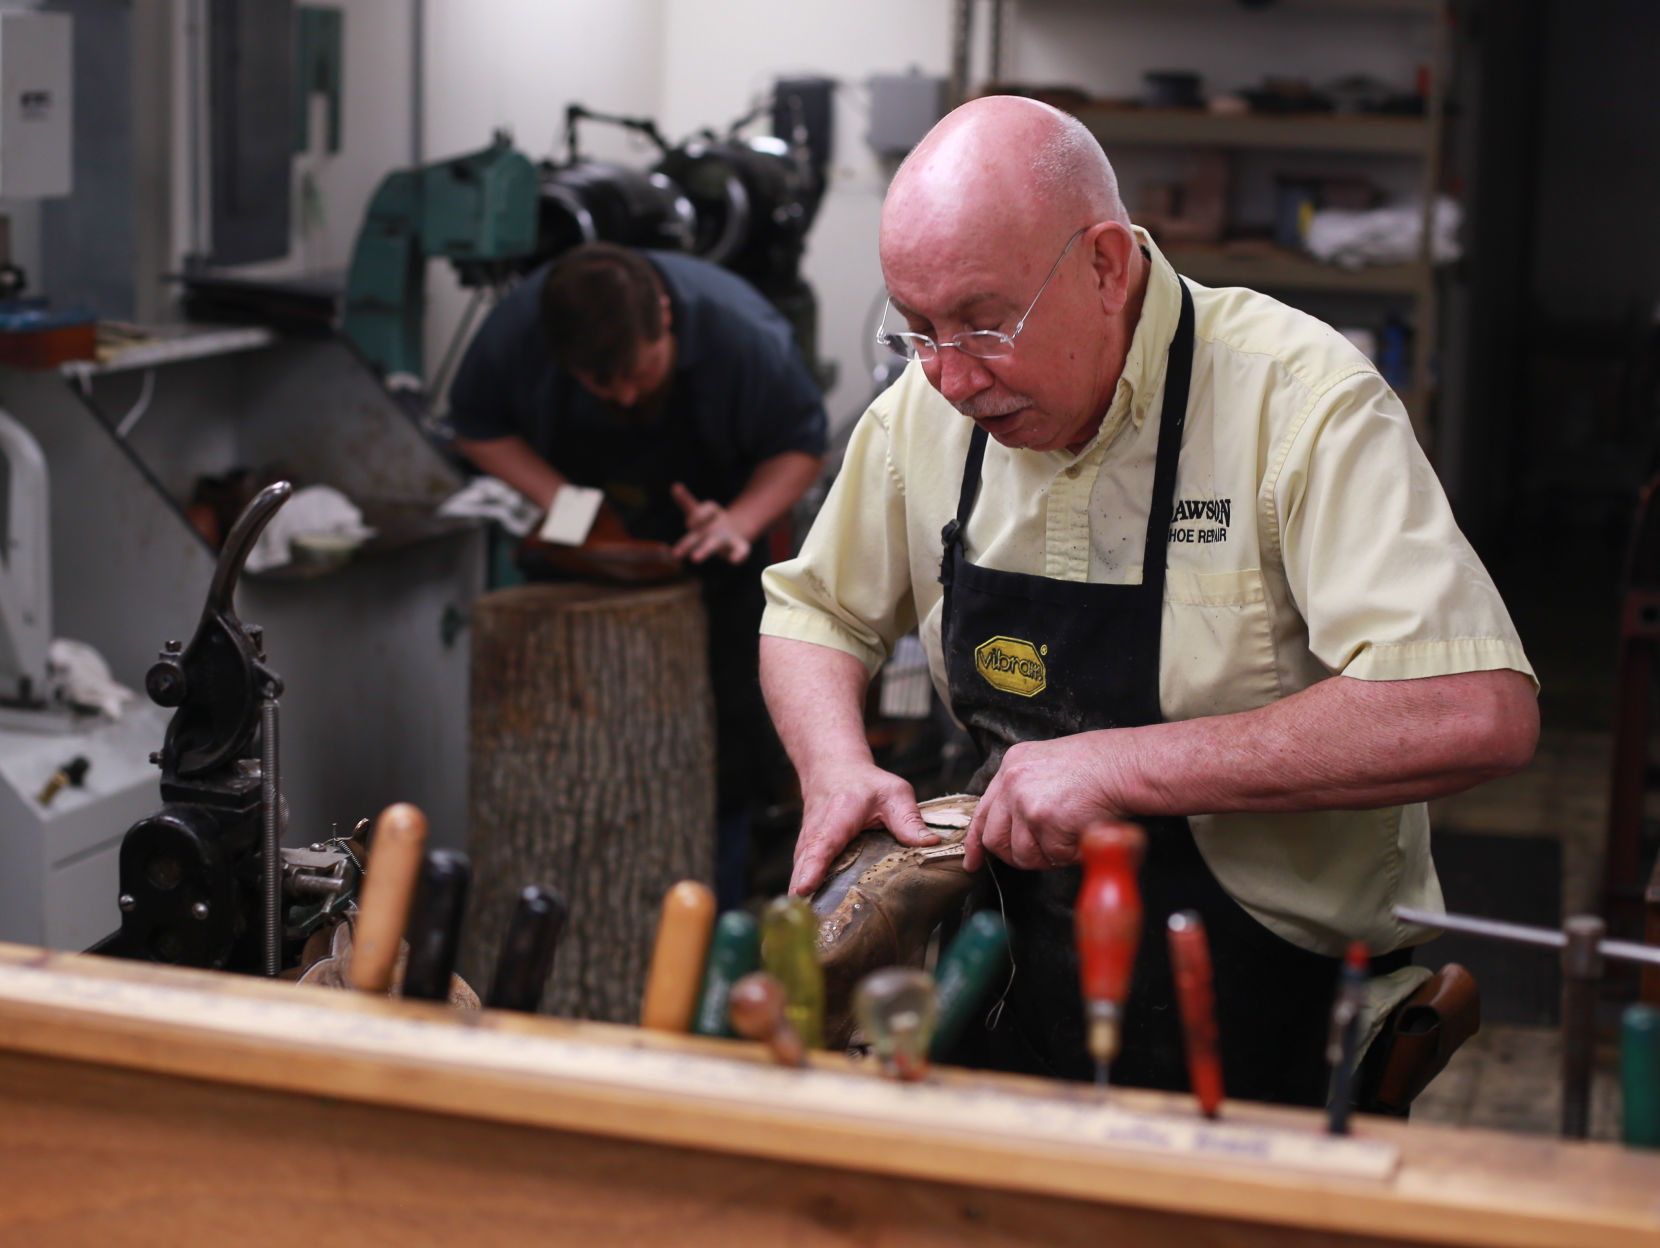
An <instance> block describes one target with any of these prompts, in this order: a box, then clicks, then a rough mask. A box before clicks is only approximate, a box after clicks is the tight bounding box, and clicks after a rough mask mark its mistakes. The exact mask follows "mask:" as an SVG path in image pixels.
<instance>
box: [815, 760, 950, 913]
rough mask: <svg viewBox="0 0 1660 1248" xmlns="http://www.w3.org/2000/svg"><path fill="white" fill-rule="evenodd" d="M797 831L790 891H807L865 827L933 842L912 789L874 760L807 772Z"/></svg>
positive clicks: (901, 838)
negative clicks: (808, 782)
mask: <svg viewBox="0 0 1660 1248" xmlns="http://www.w3.org/2000/svg"><path fill="white" fill-rule="evenodd" d="M802 798H803V810H802V814H801V836H800V838H799V839H798V840H797V841H796V843H795V871H794V872H793V873H792V874H791V876H790V892H792V893H798V894H801V895H802V896H808V895H810V894H811V893H812V892H813V891H814V890H815V889H817V888H818V886H819V885H820V884H821V883H822V882H823V880H824V873H825V871H827V870H828V869H829V867H830V864H831V863H832V862H834V861H835V860H836V855H837V854H839V853H841V852H842V850H843V849H844V848H846V846H847V843H848V842H849V841H851V840H852V839H853V838H854V837H855V836H857V835H858V834H859V833H860V832H862V831H864V830H865V829H866V828H874V827H876V826H878V825H881V826H884V827H886V828H887V830H888V831H889V832H891V833H893V837H894V839H895V840H896V841H899V842H900V843H901V844H904V845H937V844H938V843H939V839H940V838H939V837H938V836H936V835H935V834H934V833H932V832H930V831H929V830H928V827H927V825H926V824H924V823H923V822H922V815H921V814H920V813H919V812H918V811H917V808H916V792H915V790H913V789H912V788H911V786H910V785H909V784H907V783H906V782H905V781H904V780H903V779H901V778H900V777H899V776H896V775H894V774H893V773H892V772H890V771H883V770H882V769H881V768H880V767H878V766H876V765H875V764H874V763H863V764H860V763H854V764H849V765H846V766H843V767H837V768H835V769H832V770H828V771H825V772H823V773H820V774H818V775H815V776H814V777H813V784H812V786H811V787H810V788H807V789H805V790H804V791H803V793H802Z"/></svg>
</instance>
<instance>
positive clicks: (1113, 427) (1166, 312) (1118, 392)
mask: <svg viewBox="0 0 1660 1248" xmlns="http://www.w3.org/2000/svg"><path fill="white" fill-rule="evenodd" d="M1130 228H1131V230H1132V231H1133V232H1134V234H1135V238H1136V242H1137V243H1138V244H1139V245H1140V246H1141V247H1142V248H1143V249H1144V250H1145V251H1146V253H1147V256H1148V260H1149V263H1148V266H1147V291H1146V293H1145V294H1144V295H1143V296H1142V300H1141V318H1140V319H1139V320H1138V321H1137V322H1136V327H1135V333H1134V334H1133V335H1132V336H1131V338H1130V349H1129V351H1128V352H1126V353H1125V356H1124V371H1123V372H1122V373H1120V374H1119V377H1118V385H1117V387H1116V388H1115V389H1114V390H1113V396H1112V402H1111V404H1110V405H1109V406H1108V408H1107V412H1106V415H1105V416H1104V417H1102V420H1101V427H1100V428H1099V429H1098V430H1096V433H1095V437H1094V438H1092V439H1091V440H1090V443H1089V445H1088V446H1086V447H1084V448H1083V450H1081V451H1080V452H1079V458H1082V457H1083V456H1085V455H1088V454H1091V453H1092V452H1094V451H1097V450H1099V449H1101V448H1102V447H1104V446H1106V445H1107V444H1108V443H1110V442H1111V441H1112V440H1113V439H1114V438H1115V437H1117V436H1118V433H1119V431H1120V430H1121V429H1123V427H1124V422H1125V420H1126V418H1127V419H1129V420H1132V421H1134V422H1135V425H1136V427H1137V428H1138V429H1139V428H1140V427H1141V426H1142V424H1143V423H1144V422H1145V421H1146V419H1147V409H1148V407H1149V406H1150V405H1151V404H1152V401H1153V398H1154V396H1156V395H1157V394H1158V393H1159V386H1160V385H1161V384H1162V383H1163V381H1164V373H1165V365H1166V364H1167V362H1168V361H1169V358H1170V340H1171V339H1172V338H1174V337H1175V336H1176V322H1177V320H1178V319H1179V318H1180V316H1181V309H1182V294H1181V284H1180V283H1181V279H1180V278H1179V277H1177V276H1176V270H1175V269H1174V268H1172V267H1171V265H1170V262H1169V261H1168V260H1166V259H1165V258H1164V253H1163V252H1162V251H1160V250H1159V247H1158V244H1157V243H1155V242H1154V241H1153V239H1152V236H1151V235H1149V234H1148V233H1147V231H1146V230H1144V229H1142V228H1141V227H1140V226H1139V225H1135V226H1131V227H1130Z"/></svg>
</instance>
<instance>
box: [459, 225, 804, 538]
mask: <svg viewBox="0 0 1660 1248" xmlns="http://www.w3.org/2000/svg"><path fill="white" fill-rule="evenodd" d="M642 254H644V255H645V257H646V258H647V259H648V260H649V261H650V262H651V264H652V267H653V268H655V269H656V270H657V272H658V274H659V275H660V276H661V277H662V279H663V285H664V288H665V289H666V291H667V292H668V296H669V317H670V325H671V330H672V332H673V333H674V335H675V346H676V353H675V368H674V377H673V383H672V388H671V390H670V393H669V397H668V401H667V402H666V404H665V405H664V408H663V411H662V413H661V414H660V416H659V417H658V419H657V421H656V422H655V423H654V424H651V425H640V424H625V423H623V422H620V421H619V420H618V418H617V415H616V413H615V412H614V411H612V410H611V409H610V408H608V407H607V406H606V404H605V403H603V402H602V401H601V400H600V399H598V398H596V397H595V396H594V395H592V394H590V393H589V392H588V391H587V390H585V389H584V388H583V387H582V386H581V385H579V384H578V383H577V382H576V379H575V378H574V377H572V376H570V375H569V374H568V373H566V372H565V371H564V370H563V369H561V368H559V367H558V365H557V364H555V363H554V360H553V355H552V353H551V351H550V350H549V349H548V343H547V338H546V334H545V331H544V330H543V328H542V325H541V322H540V319H539V314H538V300H539V297H540V293H541V288H542V282H543V279H544V278H545V277H546V276H547V272H548V266H544V267H543V268H541V269H538V270H536V271H535V272H534V273H532V274H530V275H529V276H528V277H527V278H526V279H525V280H524V281H523V282H521V283H520V284H519V285H518V286H517V287H515V288H514V289H513V290H512V291H511V292H510V293H509V294H508V295H507V296H506V298H504V299H503V300H502V301H501V302H500V303H499V304H497V305H496V307H495V308H494V309H493V310H492V311H491V313H490V315H489V316H488V317H487V318H486V319H485V322H484V324H483V325H482V326H481V327H480V329H479V331H478V334H477V335H476V336H475V337H474V339H473V341H472V343H471V344H470V345H469V347H468V349H467V352H466V354H465V356H464V357H463V358H462V361H461V365H460V367H459V368H458V369H457V370H456V375H455V380H454V382H453V383H452V384H451V386H450V391H449V402H450V413H449V417H450V423H451V426H452V427H453V428H454V429H455V432H456V433H457V434H458V435H460V436H461V437H464V438H469V439H474V440H480V441H482V440H488V439H492V438H500V437H506V436H509V435H512V434H517V435H518V436H520V437H522V438H524V440H525V441H526V442H527V443H529V444H530V446H531V448H532V449H533V450H535V451H536V452H537V453H538V454H539V455H541V456H542V457H543V458H544V459H546V460H547V461H548V462H549V463H550V464H552V465H553V466H554V467H555V468H557V469H558V470H559V471H560V472H561V473H563V474H564V475H565V476H566V477H568V478H569V479H570V480H572V481H574V482H575V483H576V484H578V485H587V486H595V487H598V488H601V489H604V490H605V491H606V493H607V494H608V495H609V496H610V497H611V499H612V501H613V502H614V503H615V504H616V505H617V506H618V508H619V510H620V511H621V512H622V513H623V515H624V518H625V519H627V520H628V521H629V526H630V529H631V530H632V531H633V532H634V533H635V535H636V536H640V537H651V538H658V539H660V540H665V541H672V540H674V539H675V538H677V537H678V536H679V535H680V534H681V533H682V532H684V524H683V518H682V516H681V513H680V510H679V508H678V507H676V506H675V505H674V503H673V501H672V499H671V498H669V497H668V494H667V487H668V484H669V482H670V481H682V482H684V483H685V484H686V487H687V488H688V489H690V490H691V492H692V493H693V494H695V495H696V496H697V497H699V498H705V499H712V500H713V501H715V502H718V503H722V504H725V503H730V502H731V501H732V500H733V499H734V498H736V497H737V496H738V494H739V493H741V492H742V490H743V488H744V486H745V484H747V482H748V481H749V478H750V476H751V474H753V472H754V471H755V468H756V466H757V465H759V464H760V463H762V462H763V461H765V460H768V459H771V458H773V457H774V456H777V455H781V454H784V453H786V452H789V451H801V452H804V453H806V454H809V455H822V454H823V453H824V449H825V442H826V421H825V415H824V404H823V402H822V400H821V399H820V396H819V392H818V388H817V386H816V385H815V384H814V382H813V379H812V377H811V376H810V375H809V374H808V372H807V367H806V365H805V363H804V362H803V360H802V358H801V354H800V351H799V350H798V349H797V347H796V344H795V340H794V337H793V335H792V334H791V331H790V325H789V322H788V321H786V320H785V319H784V318H783V317H782V316H781V315H780V314H779V313H778V311H777V310H776V309H775V308H774V307H773V306H772V305H771V304H770V303H768V302H767V301H766V300H765V299H764V298H763V297H762V296H761V295H760V294H759V293H758V292H757V291H756V290H755V289H754V288H753V287H752V286H750V285H749V284H748V283H746V282H745V281H744V280H743V279H742V278H740V277H738V276H736V275H735V274H733V273H730V272H728V271H727V270H725V269H721V268H718V267H717V266H715V265H712V264H709V263H707V262H705V261H702V260H697V259H694V258H692V257H690V256H682V255H676V254H674V253H672V252H659V251H649V252H644V253H642Z"/></svg>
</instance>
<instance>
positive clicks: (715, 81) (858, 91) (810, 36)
mask: <svg viewBox="0 0 1660 1248" xmlns="http://www.w3.org/2000/svg"><path fill="white" fill-rule="evenodd" d="M951 7H952V6H951V4H950V2H949V0H912V2H910V3H906V4H892V3H884V2H883V0H842V2H840V3H836V4H833V5H831V4H816V5H810V6H809V5H799V6H796V7H795V8H793V9H792V10H791V11H790V13H789V16H788V20H784V18H783V17H782V15H781V14H780V12H779V9H778V6H777V5H776V4H774V3H769V2H768V0H664V4H663V9H664V23H663V27H664V64H663V95H662V120H663V128H664V130H665V132H666V133H667V134H669V135H672V136H679V135H682V134H686V133H689V132H691V131H693V130H696V129H698V128H700V127H703V126H717V127H718V126H723V125H725V124H726V123H727V122H728V121H730V120H732V119H734V118H737V117H739V116H742V115H743V113H744V112H746V111H747V110H748V109H749V108H750V106H751V105H752V104H753V102H754V101H755V99H756V98H757V97H758V96H760V95H763V94H764V93H765V92H766V91H767V90H768V89H769V88H770V86H771V84H772V82H773V80H774V79H775V78H781V77H786V78H787V77H798V76H801V77H804V76H817V77H827V78H832V79H834V80H836V83H837V87H836V92H835V112H834V118H835V120H834V127H835V146H834V150H833V153H832V159H831V163H830V168H829V173H828V177H829V188H828V191H827V193H826V195H825V199H824V203H823V206H822V207H821V208H820V210H819V215H818V218H817V220H816V221H815V222H814V224H813V229H812V232H811V233H810V234H808V236H807V255H806V260H805V264H804V272H805V274H806V277H807V280H808V281H809V282H810V283H811V284H812V286H813V288H814V290H815V291H816V292H817V295H818V299H819V353H820V355H821V356H822V357H824V358H826V359H832V360H835V361H836V363H837V365H838V374H839V375H838V380H837V382H836V385H835V386H834V387H833V388H832V389H831V391H830V392H829V394H828V396H827V397H826V401H825V405H826V408H827V410H828V412H829V414H830V420H831V426H832V429H833V430H835V429H839V428H841V427H844V426H846V425H848V424H851V422H852V421H854V420H855V419H857V417H858V415H859V413H860V412H862V411H863V410H864V407H865V405H866V403H867V402H868V401H869V398H870V395H871V389H872V385H871V380H870V369H869V364H868V360H869V357H870V346H869V339H870V336H871V335H872V334H873V333H874V332H875V329H876V326H875V322H874V320H873V319H872V307H873V306H874V305H875V304H876V303H877V301H878V300H879V299H880V297H881V292H882V289H883V288H882V271H881V266H880V265H879V263H878V261H877V255H876V229H877V223H878V218H879V215H880V211H881V206H882V196H883V194H884V193H885V192H886V190H887V182H888V173H889V171H888V170H885V169H884V168H883V167H882V165H881V164H880V162H879V161H878V160H877V158H876V156H875V155H874V154H873V153H872V152H871V150H870V148H869V146H868V145H867V144H866V142H865V135H866V132H867V131H868V130H869V128H870V118H869V93H868V90H867V88H866V83H867V81H868V80H869V78H870V76H871V75H872V74H877V73H881V74H900V73H905V72H907V71H908V70H910V69H912V68H915V69H918V70H920V71H921V72H922V73H924V74H932V75H938V76H943V75H945V74H946V73H947V68H948V67H947V62H948V59H949V56H950V51H951ZM982 7H984V6H982ZM981 28H982V29H983V28H984V23H983V22H982V23H981Z"/></svg>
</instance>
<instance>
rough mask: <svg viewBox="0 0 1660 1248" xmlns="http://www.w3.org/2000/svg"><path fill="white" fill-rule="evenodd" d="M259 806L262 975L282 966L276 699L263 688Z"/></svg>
mask: <svg viewBox="0 0 1660 1248" xmlns="http://www.w3.org/2000/svg"><path fill="white" fill-rule="evenodd" d="M259 751H260V759H259V808H260V818H261V826H260V832H261V834H262V835H261V840H262V848H263V852H264V854H265V898H264V900H265V974H266V975H268V976H271V977H273V978H275V976H276V974H277V972H278V971H280V970H281V969H282V849H281V844H280V842H281V840H282V827H281V818H282V811H281V803H282V796H281V794H282V789H281V786H280V785H279V784H278V780H279V778H280V777H279V776H278V773H277V699H276V694H275V692H274V691H273V690H272V689H271V688H270V686H267V687H266V691H265V696H264V697H263V698H261V699H260V703H259Z"/></svg>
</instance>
